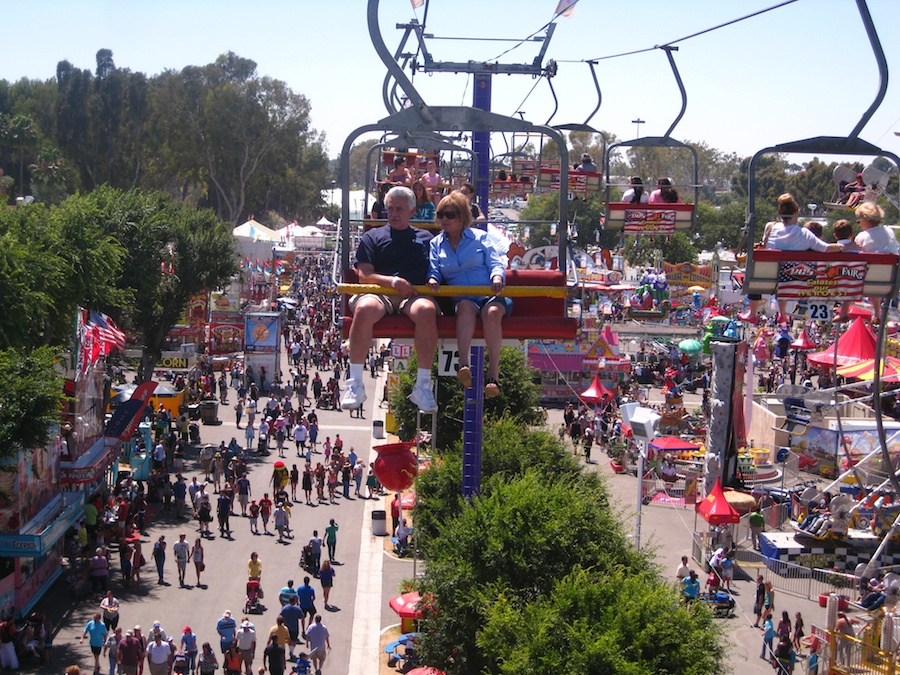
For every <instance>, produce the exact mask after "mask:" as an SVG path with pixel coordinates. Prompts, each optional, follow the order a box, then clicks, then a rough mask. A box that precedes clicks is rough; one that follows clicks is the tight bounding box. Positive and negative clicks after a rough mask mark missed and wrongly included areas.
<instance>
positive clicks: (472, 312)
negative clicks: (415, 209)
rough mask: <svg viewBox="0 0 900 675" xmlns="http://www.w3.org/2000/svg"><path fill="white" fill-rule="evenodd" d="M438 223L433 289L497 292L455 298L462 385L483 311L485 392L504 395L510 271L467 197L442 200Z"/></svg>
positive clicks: (467, 377) (467, 382) (468, 375)
mask: <svg viewBox="0 0 900 675" xmlns="http://www.w3.org/2000/svg"><path fill="white" fill-rule="evenodd" d="M437 222H438V223H439V224H440V226H441V232H440V233H439V234H438V235H437V236H435V237H434V239H432V240H431V252H430V256H429V270H428V286H429V287H430V288H431V289H432V290H438V289H439V288H440V285H441V284H442V283H444V284H449V285H451V286H490V287H491V292H492V293H493V295H492V296H480V297H472V296H465V297H459V298H454V299H453V301H454V305H455V307H456V339H457V342H458V343H459V372H458V374H457V377H458V378H459V381H460V382H462V383H463V385H464V386H466V387H469V386H471V384H472V370H471V368H470V367H469V352H470V347H471V345H472V336H473V335H474V333H475V319H476V318H477V316H479V314H480V316H481V322H482V325H483V326H484V339H485V342H486V343H487V350H488V377H487V384H486V385H485V388H484V393H485V395H486V396H488V397H489V398H493V397H495V396H498V395H499V394H500V384H499V377H500V346H501V344H502V342H503V325H502V319H503V317H504V316H507V315H508V314H509V313H510V311H511V310H512V301H511V300H510V299H509V298H501V297H498V296H499V294H500V292H501V291H502V290H503V287H504V286H505V284H506V270H505V269H504V268H503V263H502V262H501V261H500V256H499V255H498V254H497V251H496V250H495V249H494V247H493V246H491V245H490V244H489V243H488V242H487V233H486V232H484V231H483V230H473V229H472V228H471V227H470V226H471V225H472V211H471V209H470V207H469V203H468V200H467V199H466V197H465V195H463V194H461V193H459V192H451V193H450V194H449V195H447V196H446V197H444V198H443V199H441V201H440V204H438V209H437Z"/></svg>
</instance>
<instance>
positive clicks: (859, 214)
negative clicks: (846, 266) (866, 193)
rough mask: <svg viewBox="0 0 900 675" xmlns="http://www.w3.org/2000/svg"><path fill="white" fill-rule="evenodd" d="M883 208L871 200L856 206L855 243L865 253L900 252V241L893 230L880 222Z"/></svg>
mask: <svg viewBox="0 0 900 675" xmlns="http://www.w3.org/2000/svg"><path fill="white" fill-rule="evenodd" d="M883 218H884V210H883V209H882V208H881V207H880V206H878V204H873V203H871V202H863V203H862V204H860V205H859V206H857V207H856V219H857V220H858V221H859V229H860V233H859V234H857V235H856V239H855V240H854V241H855V242H856V245H857V246H858V247H859V249H860V250H861V251H865V252H866V253H893V254H894V255H897V254H898V253H900V243H898V242H897V237H895V236H894V232H893V230H890V229H888V228H886V227H885V226H884V225H882V224H881V221H882V219H883Z"/></svg>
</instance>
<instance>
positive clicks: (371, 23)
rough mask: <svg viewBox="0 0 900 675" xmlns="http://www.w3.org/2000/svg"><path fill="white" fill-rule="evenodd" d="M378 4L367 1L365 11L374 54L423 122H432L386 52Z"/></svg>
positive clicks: (416, 92) (376, 1)
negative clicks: (379, 20) (379, 21)
mask: <svg viewBox="0 0 900 675" xmlns="http://www.w3.org/2000/svg"><path fill="white" fill-rule="evenodd" d="M379 2H380V0H368V6H367V11H366V22H367V25H368V28H369V38H370V39H371V40H372V46H373V47H374V48H375V53H376V54H378V58H380V59H381V61H382V63H384V65H385V66H386V67H387V69H388V73H389V74H390V75H393V77H394V79H395V80H397V84H399V85H400V87H401V88H402V89H403V91H404V92H405V93H406V96H407V98H408V99H409V101H410V103H411V104H412V106H413V108H415V109H416V111H418V113H419V115H421V116H422V118H423V119H424V120H426V121H429V122H433V118H432V117H431V113H430V112H429V111H428V106H427V105H426V103H425V100H424V99H423V98H422V96H421V94H419V92H418V90H417V89H416V88H415V87H414V86H413V83H412V81H411V80H410V79H409V78H408V77H407V76H406V73H404V72H403V69H402V68H401V67H400V64H399V63H397V62H396V61H395V60H394V58H393V56H392V55H391V53H390V52H389V51H388V48H387V45H386V44H385V43H384V38H383V37H382V35H381V27H380V26H379V25H378V4H379ZM386 103H387V102H386ZM388 109H390V108H388Z"/></svg>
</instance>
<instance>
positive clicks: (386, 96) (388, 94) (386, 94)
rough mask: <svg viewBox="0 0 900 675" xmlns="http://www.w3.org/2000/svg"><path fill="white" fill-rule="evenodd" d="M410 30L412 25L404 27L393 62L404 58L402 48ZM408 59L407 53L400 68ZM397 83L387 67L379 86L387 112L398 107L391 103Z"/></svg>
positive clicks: (394, 96)
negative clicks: (382, 81)
mask: <svg viewBox="0 0 900 675" xmlns="http://www.w3.org/2000/svg"><path fill="white" fill-rule="evenodd" d="M412 30H413V28H412V26H408V27H407V28H406V32H405V33H404V34H403V37H402V38H401V39H400V44H399V45H398V46H397V51H396V52H395V53H394V63H397V64H399V62H400V59H404V53H403V50H404V48H405V47H406V43H407V41H408V40H409V36H410V34H411V33H412ZM408 60H409V55H408V54H407V55H406V58H405V59H404V64H403V65H402V66H399V67H400V69H401V70H402V69H403V68H404V67H405V65H406V62H408ZM392 81H393V83H394V84H393V87H391V82H392ZM397 84H398V82H397V80H396V79H395V77H394V74H393V72H391V70H390V69H388V72H387V74H385V76H384V83H383V84H382V87H381V97H382V99H383V100H384V107H385V109H386V110H387V111H388V114H391V113H395V112H397V109H398V108H396V107H394V105H393V103H394V101H395V100H396V99H397V95H396V92H397ZM389 90H390V91H389Z"/></svg>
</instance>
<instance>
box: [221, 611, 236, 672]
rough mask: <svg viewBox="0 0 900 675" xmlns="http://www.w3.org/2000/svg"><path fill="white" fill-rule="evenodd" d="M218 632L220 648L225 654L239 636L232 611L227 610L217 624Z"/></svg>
mask: <svg viewBox="0 0 900 675" xmlns="http://www.w3.org/2000/svg"><path fill="white" fill-rule="evenodd" d="M216 632H217V633H218V634H219V647H221V649H222V653H223V654H224V653H226V652H227V651H228V648H229V647H231V646H232V645H233V644H234V638H235V635H237V623H236V622H235V620H234V618H232V616H231V610H229V609H226V610H225V611H224V612H223V613H222V618H220V619H219V620H218V621H217V622H216ZM239 670H240V669H239Z"/></svg>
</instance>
